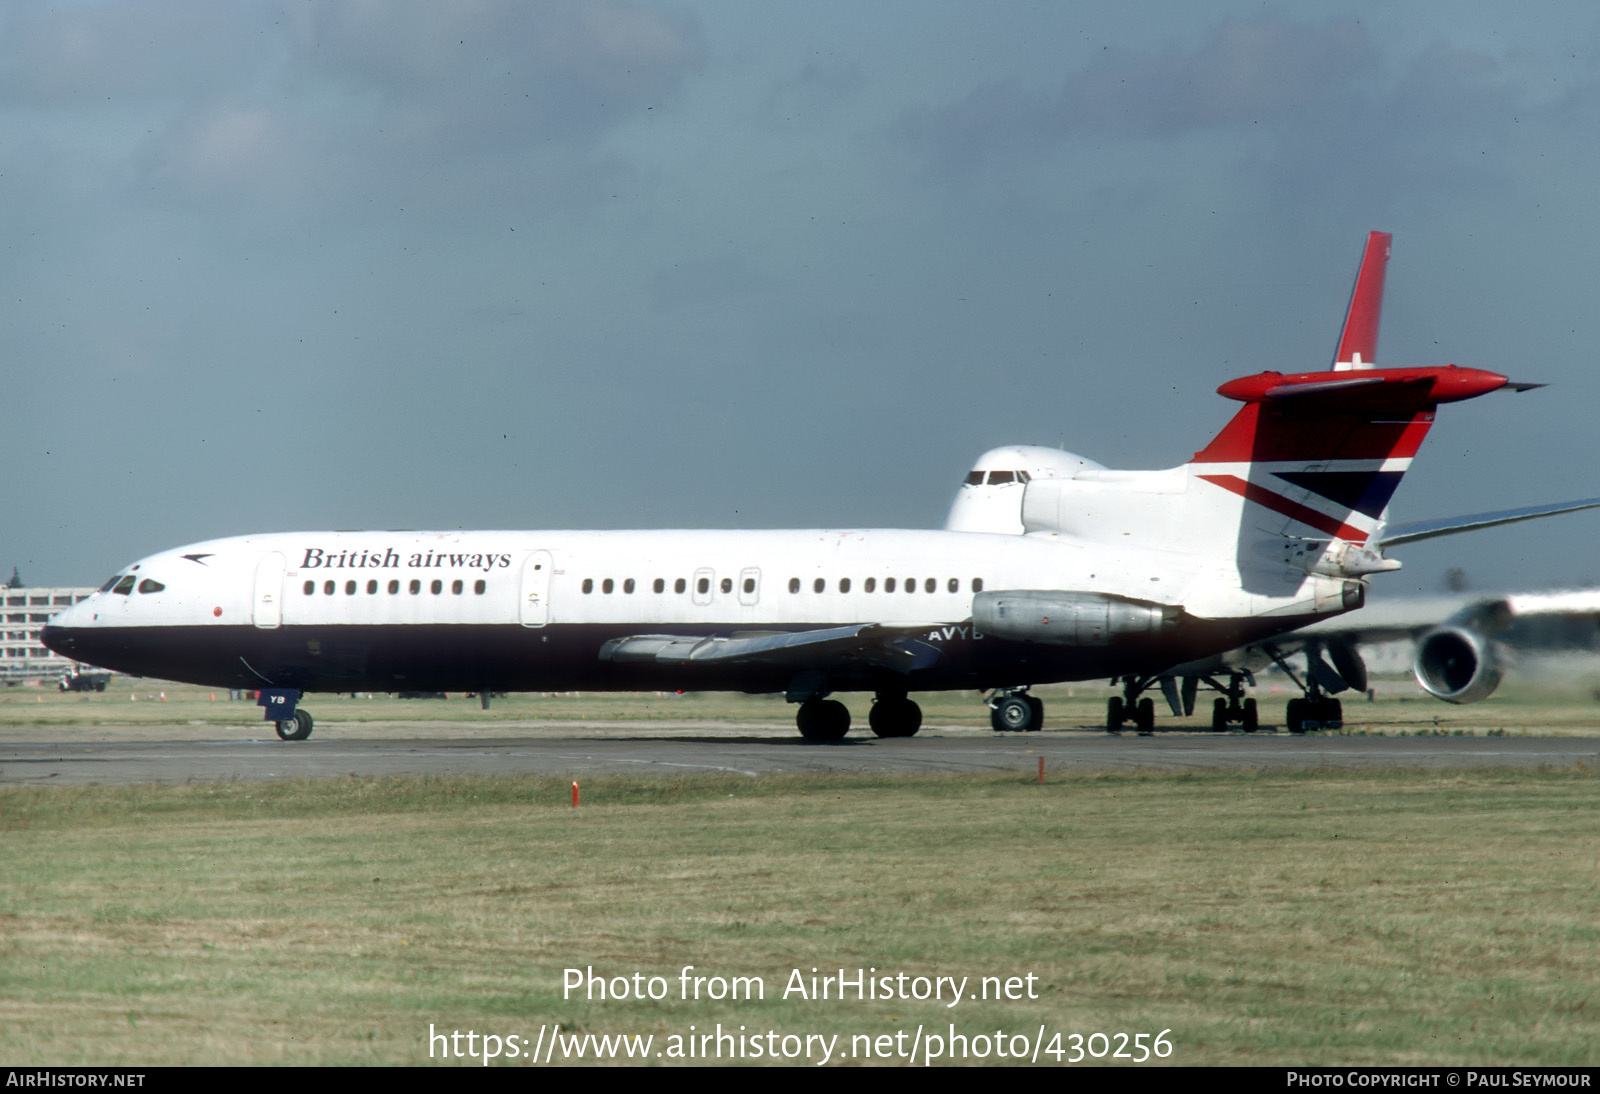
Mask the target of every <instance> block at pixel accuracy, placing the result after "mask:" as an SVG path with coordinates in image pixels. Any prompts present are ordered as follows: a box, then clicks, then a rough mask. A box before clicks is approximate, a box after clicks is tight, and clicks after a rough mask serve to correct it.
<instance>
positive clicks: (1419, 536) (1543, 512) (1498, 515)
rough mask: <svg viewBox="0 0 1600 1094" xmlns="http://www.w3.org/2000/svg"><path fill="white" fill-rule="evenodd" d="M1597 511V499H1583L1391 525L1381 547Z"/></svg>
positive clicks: (1598, 504) (1599, 505)
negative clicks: (1540, 518)
mask: <svg viewBox="0 0 1600 1094" xmlns="http://www.w3.org/2000/svg"><path fill="white" fill-rule="evenodd" d="M1597 508H1600V498H1584V499H1583V500H1581V501H1563V502H1557V503H1555V504H1554V505H1534V506H1529V507H1527V508H1525V509H1501V510H1499V511H1498V512H1494V513H1475V514H1473V515H1471V516H1465V517H1449V518H1446V519H1444V520H1424V521H1417V522H1415V523H1412V524H1394V525H1390V527H1389V531H1388V533H1387V534H1386V535H1385V536H1384V537H1383V546H1384V548H1385V549H1387V548H1390V547H1399V546H1400V545H1401V544H1405V543H1416V542H1418V541H1420V540H1424V539H1437V538H1438V537H1439V536H1453V535H1455V534H1456V533H1457V532H1475V531H1477V530H1478V529H1480V528H1493V527H1495V526H1496V525H1500V524H1516V523H1517V522H1518V521H1523V520H1537V519H1538V518H1539V517H1553V516H1555V515H1557V514H1558V513H1576V512H1579V511H1580V510H1583V509H1597Z"/></svg>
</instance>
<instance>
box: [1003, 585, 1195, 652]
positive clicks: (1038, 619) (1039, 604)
mask: <svg viewBox="0 0 1600 1094" xmlns="http://www.w3.org/2000/svg"><path fill="white" fill-rule="evenodd" d="M1182 614H1183V609H1182V608H1179V607H1176V606H1173V605H1170V604H1154V603H1151V602H1150V601H1147V600H1133V599H1131V598H1129V597H1121V596H1113V595H1111V594H1108V593H1073V592H1053V591H1050V590H1018V591H1012V592H990V593H979V594H978V595H977V596H975V597H973V598H972V621H973V623H974V624H975V625H976V626H977V628H978V629H979V630H980V631H982V632H983V633H984V634H986V635H992V636H994V637H995V638H1010V639H1015V640H1017V641H1020V642H1043V643H1045V644H1046V645H1052V646H1109V645H1112V644H1113V643H1119V642H1122V641H1126V640H1129V639H1149V638H1157V637H1162V636H1165V635H1167V634H1170V633H1171V632H1172V631H1173V630H1174V629H1175V628H1176V627H1177V625H1178V620H1179V618H1180V617H1181V616H1182Z"/></svg>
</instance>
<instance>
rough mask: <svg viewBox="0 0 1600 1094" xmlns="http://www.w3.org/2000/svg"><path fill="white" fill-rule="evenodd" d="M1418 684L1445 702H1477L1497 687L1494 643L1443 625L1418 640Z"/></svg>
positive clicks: (1472, 632) (1498, 670)
mask: <svg viewBox="0 0 1600 1094" xmlns="http://www.w3.org/2000/svg"><path fill="white" fill-rule="evenodd" d="M1412 670H1413V671H1414V672H1415V673H1416V677H1417V683H1419V684H1421V685H1422V687H1423V689H1424V690H1425V691H1427V692H1428V694H1430V695H1432V696H1434V697H1435V698H1438V699H1443V700H1444V701H1445V702H1447V703H1476V702H1477V701H1478V700H1480V699H1487V698H1488V697H1489V696H1490V695H1491V694H1493V692H1494V689H1495V688H1497V687H1499V686H1500V678H1501V676H1502V675H1503V672H1502V669H1501V667H1500V657H1499V655H1498V654H1497V652H1496V650H1495V644H1494V642H1493V641H1492V640H1491V639H1489V638H1487V637H1485V636H1484V635H1482V634H1480V633H1478V632H1477V631H1475V630H1472V629H1471V628H1469V627H1463V626H1457V625H1451V624H1448V623H1447V624H1445V625H1443V626H1438V627H1435V628H1433V629H1432V630H1431V631H1428V632H1427V633H1426V634H1424V635H1423V636H1422V637H1421V638H1419V639H1417V654H1416V660H1415V662H1414V664H1413V666H1412Z"/></svg>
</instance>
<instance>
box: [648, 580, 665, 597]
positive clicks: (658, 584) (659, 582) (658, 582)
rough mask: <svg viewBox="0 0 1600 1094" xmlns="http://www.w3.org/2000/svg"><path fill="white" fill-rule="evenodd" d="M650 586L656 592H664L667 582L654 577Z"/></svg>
mask: <svg viewBox="0 0 1600 1094" xmlns="http://www.w3.org/2000/svg"><path fill="white" fill-rule="evenodd" d="M651 588H653V589H655V591H656V592H658V593H664V592H666V591H667V583H666V582H665V581H662V580H661V579H660V578H659V577H658V578H656V583H655V584H654V585H653V586H651Z"/></svg>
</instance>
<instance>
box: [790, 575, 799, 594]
mask: <svg viewBox="0 0 1600 1094" xmlns="http://www.w3.org/2000/svg"><path fill="white" fill-rule="evenodd" d="M789 591H790V592H791V593H797V592H799V591H800V579H799V578H798V577H791V578H790V579H789Z"/></svg>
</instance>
